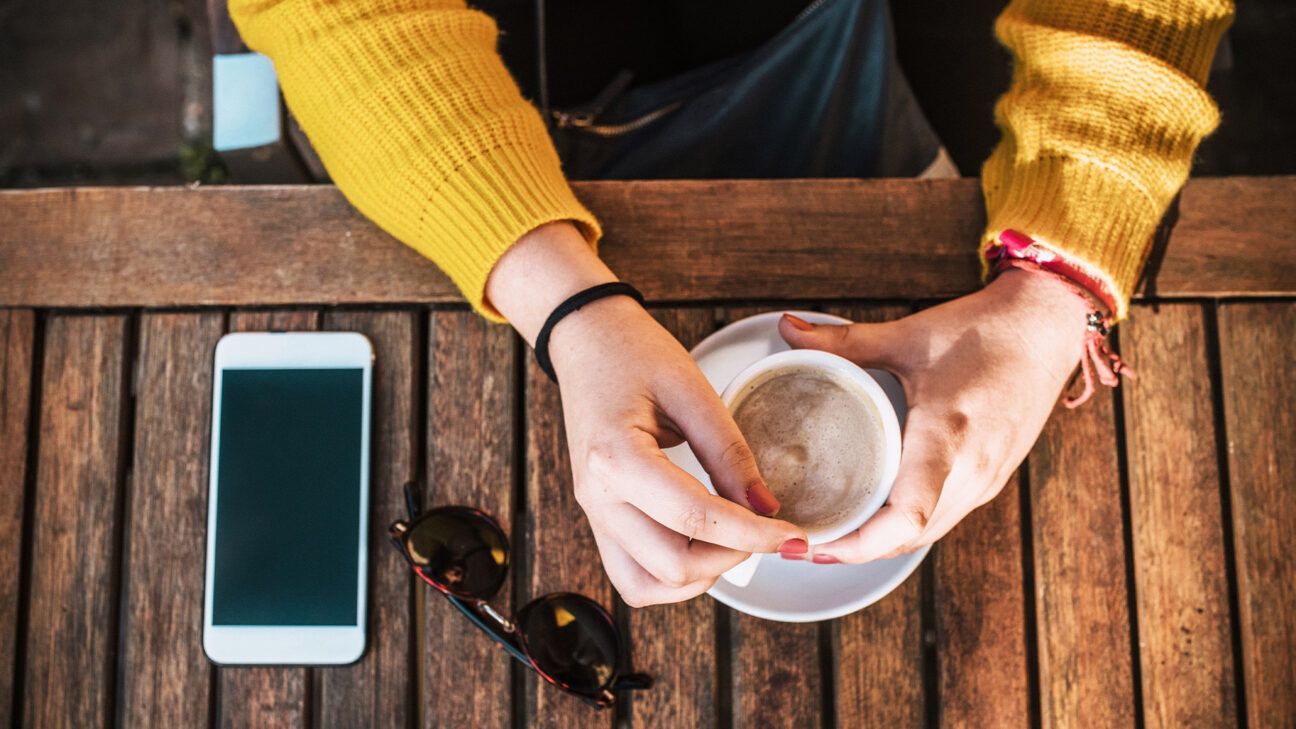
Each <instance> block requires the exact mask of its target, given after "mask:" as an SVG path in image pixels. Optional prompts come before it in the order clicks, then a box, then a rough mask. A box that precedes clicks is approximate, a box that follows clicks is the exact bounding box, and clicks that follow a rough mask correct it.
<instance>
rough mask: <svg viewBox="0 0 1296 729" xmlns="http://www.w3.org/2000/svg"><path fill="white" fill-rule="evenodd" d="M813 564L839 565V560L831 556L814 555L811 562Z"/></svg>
mask: <svg viewBox="0 0 1296 729" xmlns="http://www.w3.org/2000/svg"><path fill="white" fill-rule="evenodd" d="M811 561H812V562H814V563H815V564H839V563H840V560H838V559H837V558H836V557H834V556H832V555H831V554H816V555H815V556H814V558H813V559H812V560H811Z"/></svg>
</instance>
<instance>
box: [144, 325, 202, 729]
mask: <svg viewBox="0 0 1296 729" xmlns="http://www.w3.org/2000/svg"><path fill="white" fill-rule="evenodd" d="M224 329H225V317H224V316H222V315H221V314H216V313H211V314H148V315H145V316H144V317H142V318H141V321H140V339H139V354H138V359H137V363H136V371H135V373H134V377H135V382H136V390H137V391H136V394H135V397H136V404H135V453H134V466H133V467H132V473H133V474H134V475H133V478H132V484H131V490H130V494H129V495H128V496H129V502H128V503H127V507H126V508H127V513H128V515H129V516H128V521H127V523H128V524H129V525H130V533H129V534H128V535H127V544H128V548H127V555H126V575H127V577H126V583H125V584H126V588H127V594H126V606H127V607H126V615H125V616H123V630H124V636H123V639H122V645H123V649H124V651H125V656H124V658H123V660H122V672H121V681H122V687H123V688H122V701H123V707H122V720H123V721H122V723H123V724H124V725H126V726H138V727H152V726H194V727H199V726H206V724H207V721H208V718H209V717H208V715H209V714H210V706H211V694H210V691H211V684H212V676H213V673H212V666H211V663H210V662H209V661H208V660H207V657H206V656H205V655H204V654H203V648H202V620H203V618H202V611H203V607H202V606H203V571H202V570H201V569H196V568H195V565H196V564H199V563H198V562H197V561H196V560H197V557H196V555H201V554H203V553H204V552H205V551H206V548H207V540H206V532H207V485H208V475H209V472H208V463H209V455H210V454H209V450H210V448H209V443H210V441H209V433H210V427H211V391H212V365H213V359H212V358H213V354H214V352H215V348H216V342H217V340H219V339H220V337H221V334H222V333H223V332H224Z"/></svg>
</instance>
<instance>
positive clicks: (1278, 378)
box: [1219, 302, 1296, 727]
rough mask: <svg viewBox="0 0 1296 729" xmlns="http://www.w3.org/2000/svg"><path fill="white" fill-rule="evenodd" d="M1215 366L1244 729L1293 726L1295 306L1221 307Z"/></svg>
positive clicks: (1295, 700)
mask: <svg viewBox="0 0 1296 729" xmlns="http://www.w3.org/2000/svg"><path fill="white" fill-rule="evenodd" d="M1219 331H1220V359H1221V365H1222V375H1223V377H1222V380H1223V386H1224V415H1225V427H1226V429H1227V432H1228V468H1229V487H1230V494H1231V501H1232V511H1233V549H1234V550H1235V554H1236V556H1237V560H1236V561H1237V587H1238V607H1239V610H1240V615H1239V623H1240V627H1241V633H1242V655H1241V657H1240V660H1241V661H1242V667H1243V674H1244V683H1245V685H1246V707H1247V720H1248V722H1247V723H1248V724H1249V725H1250V726H1252V727H1262V726H1263V727H1292V726H1296V658H1294V657H1296V562H1294V561H1293V560H1292V557H1291V544H1292V524H1293V523H1296V440H1293V438H1292V433H1296V411H1293V409H1292V403H1293V402H1296V370H1294V369H1293V367H1292V363H1293V362H1296V303H1293V302H1282V303H1266V304H1225V305H1222V306H1221V307H1220V310H1219Z"/></svg>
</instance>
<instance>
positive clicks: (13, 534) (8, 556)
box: [0, 309, 36, 726]
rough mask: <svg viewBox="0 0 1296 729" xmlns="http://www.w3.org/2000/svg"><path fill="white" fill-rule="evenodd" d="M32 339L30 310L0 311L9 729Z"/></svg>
mask: <svg viewBox="0 0 1296 729" xmlns="http://www.w3.org/2000/svg"><path fill="white" fill-rule="evenodd" d="M35 338H36V317H35V315H34V314H33V312H32V311H30V310H27V309H5V310H0V726H11V725H12V724H11V723H10V722H11V721H12V719H13V713H14V695H13V689H14V671H16V670H17V666H16V665H15V663H14V653H16V652H17V645H18V605H19V604H20V602H21V600H22V595H19V594H18V590H19V585H18V575H19V572H20V565H19V561H20V559H21V557H22V553H23V545H22V543H21V539H22V535H23V530H22V521H23V504H24V502H25V499H26V489H27V428H28V424H29V421H30V417H31V414H30V412H29V409H30V407H31V386H32V374H33V369H32V368H33V367H34V366H35V365H36V363H35V361H34V360H33V358H32V351H33V350H34V348H35Z"/></svg>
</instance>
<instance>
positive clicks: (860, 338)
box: [778, 314, 898, 372]
mask: <svg viewBox="0 0 1296 729" xmlns="http://www.w3.org/2000/svg"><path fill="white" fill-rule="evenodd" d="M778 329H779V335H780V336H782V337H783V341H785V342H787V343H788V344H789V345H790V346H791V347H792V348H793V349H818V350H821V351H824V352H830V353H832V354H835V355H838V356H840V357H845V358H846V359H848V360H850V361H852V362H854V363H855V364H857V365H859V366H861V367H879V368H882V369H885V370H890V371H893V372H894V371H896V369H897V368H896V364H897V363H896V357H895V351H896V349H897V346H896V345H897V344H898V341H897V335H896V322H885V323H882V324H811V323H810V322H808V321H806V320H805V319H802V318H800V317H798V316H796V315H794V314H784V315H783V316H782V317H780V318H779V323H778Z"/></svg>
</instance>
